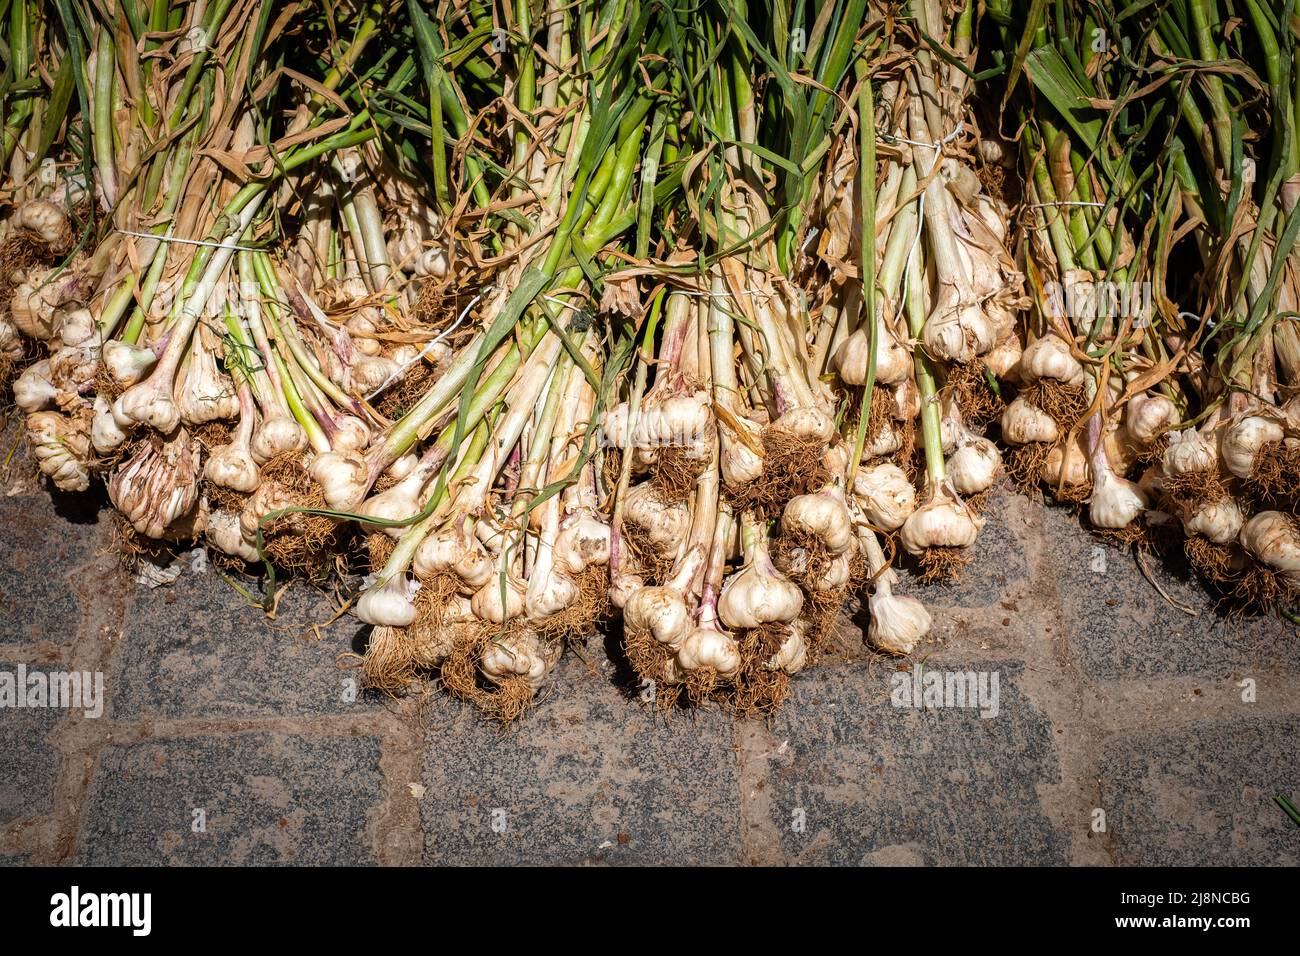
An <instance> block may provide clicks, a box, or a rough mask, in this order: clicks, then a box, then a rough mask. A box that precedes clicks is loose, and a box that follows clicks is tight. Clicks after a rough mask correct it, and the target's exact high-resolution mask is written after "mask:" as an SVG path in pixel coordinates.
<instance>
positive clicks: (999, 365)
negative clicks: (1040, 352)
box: [984, 332, 1024, 381]
mask: <svg viewBox="0 0 1300 956" xmlns="http://www.w3.org/2000/svg"><path fill="white" fill-rule="evenodd" d="M1023 355H1024V350H1023V349H1022V348H1021V345H1020V337H1019V336H1018V335H1016V333H1014V332H1012V333H1011V334H1010V335H1008V336H1007V337H1006V338H1004V339H1003V340H1002V341H1001V342H999V343H998V344H997V345H995V346H994V347H993V349H992V350H991V351H990V352H988V353H987V354H986V355H985V356H984V367H985V368H986V369H988V370H989V371H990V372H992V373H993V377H994V378H996V379H998V380H999V381H1018V380H1019V379H1020V360H1021V357H1022V356H1023Z"/></svg>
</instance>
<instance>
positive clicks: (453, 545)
mask: <svg viewBox="0 0 1300 956" xmlns="http://www.w3.org/2000/svg"><path fill="white" fill-rule="evenodd" d="M413 563H414V567H415V573H416V574H418V575H419V576H420V577H431V576H433V575H435V574H452V575H455V576H456V577H457V578H458V579H459V580H460V582H461V584H462V587H463V589H464V590H465V591H466V593H468V594H473V593H474V592H475V591H477V590H478V589H479V588H483V587H487V586H488V584H490V583H492V582H493V581H495V580H496V577H497V573H496V567H495V565H494V564H493V562H492V558H491V557H490V556H489V555H488V552H487V549H486V548H485V547H483V545H482V543H480V541H479V540H478V538H476V537H475V536H474V534H473V533H472V532H471V531H470V530H469V527H468V526H467V525H466V524H465V523H464V522H463V521H461V522H453V523H452V524H450V525H448V526H446V527H444V528H440V529H438V530H437V531H435V532H433V533H432V534H430V535H427V536H426V537H425V539H424V540H423V541H421V542H420V546H419V547H418V548H417V549H416V551H415V559H414V562H413Z"/></svg>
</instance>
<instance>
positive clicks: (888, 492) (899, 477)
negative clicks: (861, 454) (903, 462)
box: [853, 462, 916, 531]
mask: <svg viewBox="0 0 1300 956" xmlns="http://www.w3.org/2000/svg"><path fill="white" fill-rule="evenodd" d="M853 496H854V498H855V499H856V501H857V503H858V506H859V507H860V508H861V509H862V513H863V514H864V515H865V516H866V518H867V520H868V521H870V522H871V523H872V524H873V525H874V526H876V527H877V528H880V529H881V530H882V531H894V530H895V529H897V528H901V527H902V526H903V522H904V521H906V520H907V516H908V515H910V514H911V513H912V512H913V511H915V510H916V489H914V488H913V487H912V483H911V482H910V481H908V480H907V475H906V474H904V473H903V469H901V468H899V467H898V466H897V465H895V464H892V463H890V462H885V463H883V464H879V465H875V466H873V467H871V468H863V469H862V470H860V471H859V472H858V473H857V474H856V475H854V476H853Z"/></svg>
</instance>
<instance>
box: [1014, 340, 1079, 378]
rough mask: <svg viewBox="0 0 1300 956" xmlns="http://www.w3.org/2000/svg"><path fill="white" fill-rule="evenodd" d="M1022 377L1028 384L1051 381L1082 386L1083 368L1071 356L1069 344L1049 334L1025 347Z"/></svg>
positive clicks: (1021, 370)
mask: <svg viewBox="0 0 1300 956" xmlns="http://www.w3.org/2000/svg"><path fill="white" fill-rule="evenodd" d="M1020 377H1021V378H1022V379H1023V380H1024V381H1026V382H1037V381H1038V380H1040V379H1050V380H1052V381H1054V382H1060V383H1061V384H1062V385H1082V384H1083V366H1082V365H1081V364H1080V363H1079V361H1078V359H1076V358H1075V357H1074V356H1073V355H1072V354H1070V346H1069V343H1067V342H1066V341H1065V340H1064V339H1062V338H1061V337H1060V336H1058V335H1053V334H1052V333H1050V332H1049V333H1048V334H1047V335H1044V336H1043V337H1042V338H1040V339H1035V340H1034V341H1033V342H1030V343H1029V345H1028V346H1026V347H1025V351H1024V353H1023V354H1022V355H1021V356H1020Z"/></svg>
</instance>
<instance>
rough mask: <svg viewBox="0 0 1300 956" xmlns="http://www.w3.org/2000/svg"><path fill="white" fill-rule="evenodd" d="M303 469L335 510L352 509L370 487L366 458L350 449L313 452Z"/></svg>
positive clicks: (353, 509)
mask: <svg viewBox="0 0 1300 956" xmlns="http://www.w3.org/2000/svg"><path fill="white" fill-rule="evenodd" d="M307 470H308V472H309V473H310V474H311V476H312V478H313V479H314V480H315V481H316V483H317V484H318V485H320V487H321V493H322V494H323V495H324V497H325V503H326V504H328V505H329V506H330V507H331V508H333V509H334V510H335V511H355V510H356V509H357V507H358V506H359V505H360V504H361V502H362V500H363V499H364V498H365V495H366V491H367V490H368V489H369V487H370V483H369V480H368V474H369V470H368V468H367V466H366V460H365V459H364V458H363V457H361V455H359V454H357V453H356V452H354V451H347V452H337V451H328V452H325V453H323V454H320V455H317V456H316V457H315V458H314V459H313V460H312V463H311V465H310V466H309V467H308V469H307Z"/></svg>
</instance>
